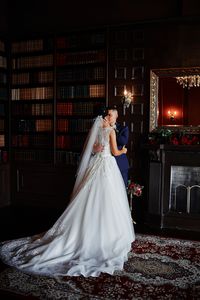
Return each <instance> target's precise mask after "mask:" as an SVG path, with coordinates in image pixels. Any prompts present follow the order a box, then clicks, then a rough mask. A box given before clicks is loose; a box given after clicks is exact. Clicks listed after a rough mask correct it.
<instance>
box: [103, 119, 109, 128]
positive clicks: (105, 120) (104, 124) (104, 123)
mask: <svg viewBox="0 0 200 300" xmlns="http://www.w3.org/2000/svg"><path fill="white" fill-rule="evenodd" d="M109 126H110V124H109V122H108V120H107V119H106V118H104V119H103V127H109Z"/></svg>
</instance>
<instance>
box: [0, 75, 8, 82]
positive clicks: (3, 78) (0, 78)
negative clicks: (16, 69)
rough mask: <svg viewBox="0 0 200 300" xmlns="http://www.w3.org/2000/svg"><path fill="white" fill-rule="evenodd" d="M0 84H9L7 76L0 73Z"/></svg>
mask: <svg viewBox="0 0 200 300" xmlns="http://www.w3.org/2000/svg"><path fill="white" fill-rule="evenodd" d="M0 83H3V84H6V83H7V76H6V74H4V73H0Z"/></svg>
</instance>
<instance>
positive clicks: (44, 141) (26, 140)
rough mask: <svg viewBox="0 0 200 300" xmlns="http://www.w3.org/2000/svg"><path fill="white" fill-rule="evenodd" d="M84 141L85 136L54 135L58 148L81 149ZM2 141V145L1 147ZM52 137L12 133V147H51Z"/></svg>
mask: <svg viewBox="0 0 200 300" xmlns="http://www.w3.org/2000/svg"><path fill="white" fill-rule="evenodd" d="M84 141H85V136H81V135H80V136H79V135H78V136H67V135H61V136H57V137H56V147H57V148H58V149H69V150H70V149H77V150H79V151H80V150H81V149H82V147H83V144H84ZM3 146H4V145H3V143H2V146H1V147H3ZM52 146H53V139H52V138H51V137H50V136H46V135H34V136H33V135H20V134H19V135H13V136H12V147H25V148H46V149H47V148H51V147H52Z"/></svg>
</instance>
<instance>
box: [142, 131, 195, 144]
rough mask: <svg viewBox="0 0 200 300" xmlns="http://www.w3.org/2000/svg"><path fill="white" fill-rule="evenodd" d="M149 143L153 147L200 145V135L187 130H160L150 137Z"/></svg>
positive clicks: (150, 134) (151, 133)
mask: <svg viewBox="0 0 200 300" xmlns="http://www.w3.org/2000/svg"><path fill="white" fill-rule="evenodd" d="M148 143H149V144H151V145H159V144H169V145H200V133H188V131H187V130H176V131H174V130H171V129H168V128H160V129H156V130H155V131H152V132H150V133H149V135H148Z"/></svg>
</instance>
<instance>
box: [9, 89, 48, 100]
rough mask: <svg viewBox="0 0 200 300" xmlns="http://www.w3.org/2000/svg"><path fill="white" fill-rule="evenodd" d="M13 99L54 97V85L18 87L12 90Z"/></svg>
mask: <svg viewBox="0 0 200 300" xmlns="http://www.w3.org/2000/svg"><path fill="white" fill-rule="evenodd" d="M11 99H12V100H45V99H53V87H35V88H21V89H20V88H18V89H12V90H11Z"/></svg>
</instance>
